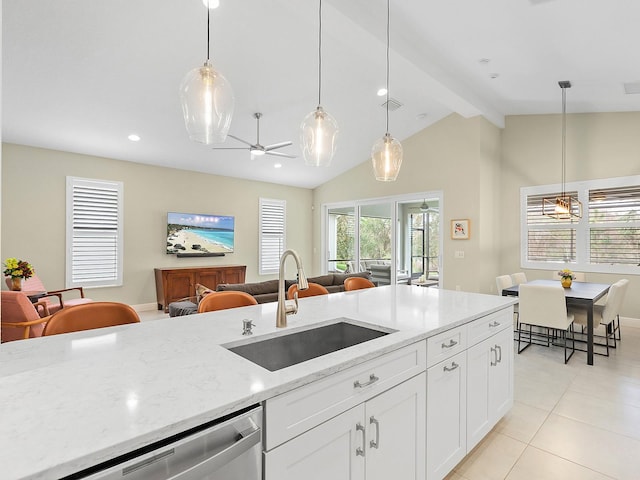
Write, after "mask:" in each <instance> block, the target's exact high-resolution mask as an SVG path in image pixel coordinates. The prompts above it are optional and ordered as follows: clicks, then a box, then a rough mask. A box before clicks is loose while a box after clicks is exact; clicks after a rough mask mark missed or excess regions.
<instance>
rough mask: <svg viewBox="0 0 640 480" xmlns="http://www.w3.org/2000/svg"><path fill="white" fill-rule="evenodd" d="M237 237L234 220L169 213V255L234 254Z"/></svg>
mask: <svg viewBox="0 0 640 480" xmlns="http://www.w3.org/2000/svg"><path fill="white" fill-rule="evenodd" d="M233 234H234V218H233V217H225V216H221V215H198V214H191V213H168V214H167V253H201V254H203V255H204V254H207V253H231V252H233Z"/></svg>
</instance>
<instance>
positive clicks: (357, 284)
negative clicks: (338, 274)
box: [344, 277, 375, 292]
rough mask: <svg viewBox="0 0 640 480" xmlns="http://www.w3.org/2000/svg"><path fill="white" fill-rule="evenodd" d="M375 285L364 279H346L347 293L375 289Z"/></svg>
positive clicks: (345, 287)
mask: <svg viewBox="0 0 640 480" xmlns="http://www.w3.org/2000/svg"><path fill="white" fill-rule="evenodd" d="M373 287H375V285H374V283H373V282H372V281H371V280H369V279H367V278H363V277H349V278H345V279H344V289H345V291H347V292H350V291H351V290H362V289H363V288H373Z"/></svg>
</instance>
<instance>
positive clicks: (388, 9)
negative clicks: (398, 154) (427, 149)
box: [387, 0, 391, 134]
mask: <svg viewBox="0 0 640 480" xmlns="http://www.w3.org/2000/svg"><path fill="white" fill-rule="evenodd" d="M390 3H391V2H390V0H387V134H388V133H389V25H390V23H391V21H390V17H391V8H390V7H389V4H390Z"/></svg>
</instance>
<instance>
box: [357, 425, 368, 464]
mask: <svg viewBox="0 0 640 480" xmlns="http://www.w3.org/2000/svg"><path fill="white" fill-rule="evenodd" d="M357 431H361V432H362V448H360V447H358V448H356V456H358V455H359V456H361V457H364V445H365V443H367V439H366V433H365V428H364V427H363V426H362V424H361V423H360V422H358V423H357V424H356V432H357Z"/></svg>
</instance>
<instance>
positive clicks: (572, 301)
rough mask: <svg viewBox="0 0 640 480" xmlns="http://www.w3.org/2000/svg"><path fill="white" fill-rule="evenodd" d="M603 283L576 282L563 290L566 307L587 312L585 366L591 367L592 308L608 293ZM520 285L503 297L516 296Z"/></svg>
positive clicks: (546, 282) (536, 282)
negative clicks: (577, 308) (582, 309)
mask: <svg viewBox="0 0 640 480" xmlns="http://www.w3.org/2000/svg"><path fill="white" fill-rule="evenodd" d="M527 284H530V285H558V284H559V281H558V280H531V281H529V282H527ZM609 287H610V285H607V284H605V283H591V282H576V281H573V282H572V283H571V286H570V287H568V288H565V289H564V296H565V298H566V300H567V307H580V308H584V309H585V310H586V312H587V364H588V365H593V306H594V305H595V303H596V302H597V301H598V300H600V299H601V298H602V297H604V296H605V295H606V294H607V292H608V291H609ZM519 290H520V285H512V286H511V287H508V288H505V289H503V290H502V295H504V296H516V297H517V296H518V293H519Z"/></svg>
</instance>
